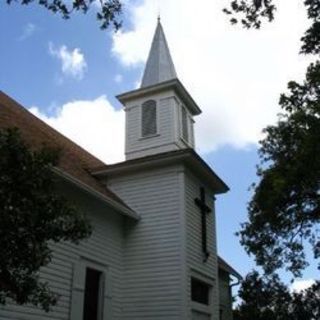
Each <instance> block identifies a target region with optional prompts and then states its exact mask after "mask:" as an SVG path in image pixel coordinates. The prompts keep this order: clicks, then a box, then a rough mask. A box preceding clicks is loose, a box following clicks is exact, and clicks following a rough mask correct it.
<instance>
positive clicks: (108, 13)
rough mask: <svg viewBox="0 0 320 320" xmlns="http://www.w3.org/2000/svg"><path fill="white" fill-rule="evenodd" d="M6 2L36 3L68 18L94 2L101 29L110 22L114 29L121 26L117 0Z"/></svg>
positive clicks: (83, 10)
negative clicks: (97, 6) (97, 8)
mask: <svg viewBox="0 0 320 320" xmlns="http://www.w3.org/2000/svg"><path fill="white" fill-rule="evenodd" d="M6 2H7V3H8V4H11V3H19V4H23V5H28V4H31V3H37V4H38V5H40V6H42V7H44V8H46V9H47V10H49V11H51V12H53V13H59V14H61V15H62V17H63V18H65V19H69V18H70V16H71V15H72V13H74V12H82V13H87V12H88V10H89V9H90V8H91V7H92V5H93V3H94V2H96V3H97V4H98V5H99V10H98V12H97V19H98V20H99V22H100V27H101V29H106V28H108V27H109V25H110V24H112V25H113V27H114V28H115V30H118V29H119V28H120V27H121V20H120V19H119V18H120V15H121V12H122V4H121V1H119V0H6Z"/></svg>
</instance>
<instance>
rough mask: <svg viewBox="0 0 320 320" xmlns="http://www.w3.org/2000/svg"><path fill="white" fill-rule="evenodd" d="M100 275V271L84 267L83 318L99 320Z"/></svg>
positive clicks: (84, 319)
mask: <svg viewBox="0 0 320 320" xmlns="http://www.w3.org/2000/svg"><path fill="white" fill-rule="evenodd" d="M101 275H102V273H101V272H100V271H97V270H94V269H91V268H87V269H86V285H85V293H84V303H83V320H99V317H98V316H99V303H101V301H100V300H101V297H100V285H101Z"/></svg>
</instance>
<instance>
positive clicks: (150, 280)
mask: <svg viewBox="0 0 320 320" xmlns="http://www.w3.org/2000/svg"><path fill="white" fill-rule="evenodd" d="M178 177H179V173H178V170H177V168H176V167H173V168H166V169H159V170H153V171H152V172H141V173H134V174H130V175H128V176H126V177H119V178H112V179H110V180H109V181H108V186H109V187H110V188H111V189H112V190H113V191H114V192H116V193H117V194H118V195H119V196H120V197H121V198H122V199H124V201H126V203H127V204H128V205H129V206H130V207H131V208H133V210H136V211H137V212H139V214H140V215H141V220H140V221H139V223H138V224H128V225H127V227H126V233H125V245H124V247H125V256H124V266H125V270H124V281H123V292H124V295H123V319H130V320H131V319H149V320H151V319H166V320H167V319H175V320H177V319H184V318H183V317H181V295H182V292H181V291H182V290H181V288H182V287H181V281H182V279H181V252H180V248H181V242H180V232H181V229H180V228H181V227H180V218H179V215H180V193H179V187H180V185H179V178H178Z"/></svg>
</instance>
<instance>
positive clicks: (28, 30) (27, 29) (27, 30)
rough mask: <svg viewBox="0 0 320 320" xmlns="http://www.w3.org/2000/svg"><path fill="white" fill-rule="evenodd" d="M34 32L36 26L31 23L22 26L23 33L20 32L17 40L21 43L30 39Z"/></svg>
mask: <svg viewBox="0 0 320 320" xmlns="http://www.w3.org/2000/svg"><path fill="white" fill-rule="evenodd" d="M35 31H36V26H35V25H34V24H33V23H31V22H29V23H27V24H26V25H25V26H24V28H23V31H22V33H21V35H20V37H19V38H18V40H19V41H23V40H26V39H28V38H30V37H31V36H32V35H33V34H34V32H35Z"/></svg>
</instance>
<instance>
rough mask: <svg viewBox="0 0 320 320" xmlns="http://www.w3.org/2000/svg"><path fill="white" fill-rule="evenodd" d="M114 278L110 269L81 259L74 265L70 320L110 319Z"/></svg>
mask: <svg viewBox="0 0 320 320" xmlns="http://www.w3.org/2000/svg"><path fill="white" fill-rule="evenodd" d="M111 313H112V278H111V275H110V272H109V270H108V267H107V266H105V265H102V264H100V263H95V262H93V261H88V260H86V259H84V258H83V259H82V258H81V259H79V261H77V262H76V263H75V264H74V269H73V281H72V296H71V310H70V320H102V319H110V315H111Z"/></svg>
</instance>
